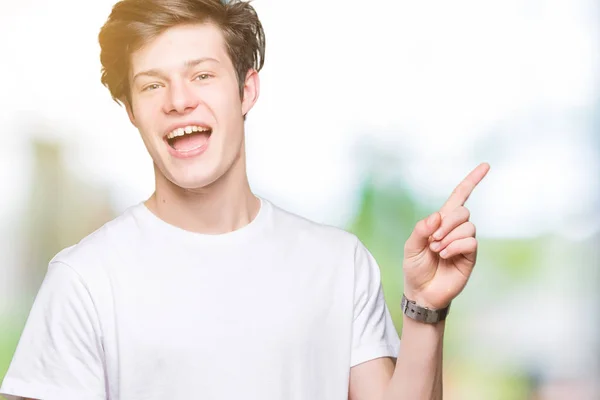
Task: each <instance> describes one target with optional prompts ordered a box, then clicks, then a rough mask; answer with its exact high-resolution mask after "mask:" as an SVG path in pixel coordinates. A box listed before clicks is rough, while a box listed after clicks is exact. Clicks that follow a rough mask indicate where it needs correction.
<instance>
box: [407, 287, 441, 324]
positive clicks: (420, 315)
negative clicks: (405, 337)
mask: <svg viewBox="0 0 600 400" xmlns="http://www.w3.org/2000/svg"><path fill="white" fill-rule="evenodd" d="M401 305H402V312H403V313H404V315H406V316H408V317H409V318H412V319H414V320H415V321H419V322H424V323H426V324H435V323H438V322H440V321H443V320H445V319H446V316H447V315H448V312H449V311H450V305H448V307H445V308H440V309H432V308H427V307H421V306H420V305H418V304H417V303H415V302H414V301H412V300H409V299H407V298H406V296H405V295H404V294H403V295H402V303H401Z"/></svg>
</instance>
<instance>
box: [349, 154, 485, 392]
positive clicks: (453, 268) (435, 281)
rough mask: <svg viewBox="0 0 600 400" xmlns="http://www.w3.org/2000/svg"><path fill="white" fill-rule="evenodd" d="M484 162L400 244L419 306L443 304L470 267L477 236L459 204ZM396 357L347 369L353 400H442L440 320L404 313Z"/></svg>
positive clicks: (408, 285)
mask: <svg viewBox="0 0 600 400" xmlns="http://www.w3.org/2000/svg"><path fill="white" fill-rule="evenodd" d="M488 170H489V165H487V164H485V163H484V164H481V165H480V166H478V167H477V168H475V170H473V171H472V172H471V173H470V174H469V175H468V176H467V177H466V178H465V179H464V180H463V181H462V182H461V183H460V184H459V185H458V186H457V187H456V189H455V190H454V192H453V193H452V195H451V196H450V197H449V199H448V200H447V201H446V203H445V204H444V205H443V206H442V208H441V209H440V211H439V212H435V213H433V214H432V215H431V216H429V217H428V218H427V219H424V220H422V221H419V222H418V223H417V225H416V226H415V229H414V230H413V232H412V234H411V236H410V237H409V238H408V240H407V241H406V244H405V246H404V263H403V270H404V290H405V293H406V296H407V297H408V298H409V299H411V300H414V301H415V302H416V303H417V304H418V305H420V306H422V307H428V308H430V309H442V308H445V307H447V306H448V305H449V304H450V302H451V301H452V300H453V299H454V298H455V297H456V296H458V295H459V294H460V292H461V291H462V290H463V289H464V287H465V285H466V284H467V281H468V279H469V277H470V275H471V272H472V270H473V267H474V266H475V261H476V256H477V240H476V239H475V225H473V224H472V223H471V222H470V221H469V217H470V212H469V210H468V209H467V208H465V207H464V204H465V202H466V201H467V199H468V198H469V195H470V194H471V192H472V191H473V189H474V188H475V186H476V185H477V184H478V183H479V182H480V181H481V180H482V179H483V178H484V177H485V175H486V174H487V172H488ZM403 322H404V324H403V329H402V345H401V350H400V351H399V354H398V361H397V363H396V365H395V366H394V363H393V362H392V360H391V359H390V358H378V359H373V360H371V361H367V362H365V363H364V364H362V365H356V366H354V367H353V368H352V369H351V373H350V390H349V392H350V399H352V400H407V399H410V400H413V399H414V400H441V399H442V398H443V392H442V348H443V338H444V327H445V322H444V321H441V322H437V323H435V324H427V323H423V322H418V321H415V320H413V319H411V318H409V317H406V316H404V320H403Z"/></svg>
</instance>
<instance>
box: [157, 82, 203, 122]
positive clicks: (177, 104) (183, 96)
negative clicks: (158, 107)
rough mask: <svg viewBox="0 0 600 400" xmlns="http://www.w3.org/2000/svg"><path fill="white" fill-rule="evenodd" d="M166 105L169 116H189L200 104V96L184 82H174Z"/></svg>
mask: <svg viewBox="0 0 600 400" xmlns="http://www.w3.org/2000/svg"><path fill="white" fill-rule="evenodd" d="M168 90H169V93H168V96H167V99H166V101H165V105H164V111H165V113H167V114H187V113H189V112H190V111H193V110H194V109H195V108H196V107H197V106H198V103H199V99H198V96H197V95H196V94H195V93H194V92H193V91H192V90H191V88H190V87H188V86H187V85H186V84H185V83H183V82H172V83H171V85H169V89H168Z"/></svg>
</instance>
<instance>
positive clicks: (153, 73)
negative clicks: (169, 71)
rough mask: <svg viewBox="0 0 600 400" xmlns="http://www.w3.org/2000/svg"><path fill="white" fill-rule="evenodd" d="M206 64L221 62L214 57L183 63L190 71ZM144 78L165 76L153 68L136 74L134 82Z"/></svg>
mask: <svg viewBox="0 0 600 400" xmlns="http://www.w3.org/2000/svg"><path fill="white" fill-rule="evenodd" d="M205 62H216V63H219V60H217V59H216V58H212V57H202V58H196V59H194V60H188V61H186V62H185V63H183V66H184V67H185V69H190V68H193V67H195V66H197V65H200V64H203V63H205ZM142 76H154V77H159V78H164V76H165V74H164V73H163V72H162V71H161V70H160V69H156V68H153V69H149V70H146V71H141V72H138V73H137V74H135V75H134V76H133V79H132V82H134V81H135V80H136V79H137V78H139V77H142Z"/></svg>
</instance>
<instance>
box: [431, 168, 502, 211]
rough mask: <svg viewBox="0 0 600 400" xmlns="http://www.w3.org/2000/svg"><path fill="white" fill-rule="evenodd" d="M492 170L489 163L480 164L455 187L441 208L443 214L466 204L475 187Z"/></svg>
mask: <svg viewBox="0 0 600 400" xmlns="http://www.w3.org/2000/svg"><path fill="white" fill-rule="evenodd" d="M489 170H490V165H489V164H488V163H481V164H479V165H478V166H477V167H476V168H475V169H474V170H473V171H471V173H470V174H469V175H467V177H466V178H465V179H463V181H462V182H461V183H459V184H458V186H457V187H456V188H455V189H454V191H453V192H452V194H451V195H450V197H449V198H448V200H446V203H444V205H443V206H442V208H441V209H440V213H441V214H442V215H447V214H448V213H450V212H451V211H452V210H454V209H455V208H457V207H460V206H462V205H464V204H465V203H466V201H467V199H468V198H469V196H470V195H471V193H472V192H473V189H475V186H477V185H478V184H479V182H481V180H482V179H483V178H484V177H485V176H486V174H487V173H488V171H489Z"/></svg>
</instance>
